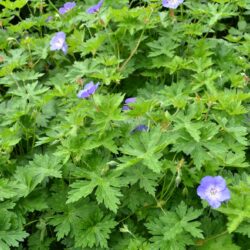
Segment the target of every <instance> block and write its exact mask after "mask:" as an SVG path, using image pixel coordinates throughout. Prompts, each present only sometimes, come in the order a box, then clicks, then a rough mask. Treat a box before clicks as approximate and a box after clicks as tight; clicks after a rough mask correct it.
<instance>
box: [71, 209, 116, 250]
mask: <svg viewBox="0 0 250 250" xmlns="http://www.w3.org/2000/svg"><path fill="white" fill-rule="evenodd" d="M116 224H117V223H116V222H115V221H114V219H113V218H111V217H110V216H103V213H102V212H100V211H98V210H97V211H93V213H92V214H91V215H90V217H89V218H87V219H85V220H83V221H81V222H79V225H78V230H77V231H78V232H79V234H78V235H77V236H76V238H75V241H76V244H75V246H76V247H82V248H85V247H90V248H93V247H96V248H98V247H101V248H105V249H108V242H107V240H108V239H109V237H110V236H109V235H110V233H111V230H112V229H113V228H114V227H115V226H116Z"/></svg>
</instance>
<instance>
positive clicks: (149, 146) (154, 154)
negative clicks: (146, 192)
mask: <svg viewBox="0 0 250 250" xmlns="http://www.w3.org/2000/svg"><path fill="white" fill-rule="evenodd" d="M170 143H171V141H170V140H167V134H164V133H162V132H161V131H160V128H159V127H157V128H153V129H152V130H151V131H149V132H141V133H139V134H138V135H136V134H134V135H132V136H131V137H130V139H129V141H128V143H127V144H125V145H123V146H122V148H121V151H122V153H123V154H124V155H125V156H126V155H127V156H129V157H122V158H120V160H121V161H122V162H124V163H122V164H120V167H119V169H123V168H127V167H130V166H132V165H134V164H136V163H138V162H142V163H143V164H144V165H145V166H147V167H148V168H149V169H151V170H152V171H153V172H155V173H160V172H161V166H162V163H161V162H160V158H161V157H162V153H161V151H163V150H164V149H165V147H166V146H167V145H168V144H170Z"/></svg>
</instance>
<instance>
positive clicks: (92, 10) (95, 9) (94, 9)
mask: <svg viewBox="0 0 250 250" xmlns="http://www.w3.org/2000/svg"><path fill="white" fill-rule="evenodd" d="M103 2H104V0H101V1H99V2H98V3H97V4H96V5H93V6H91V7H90V8H88V9H87V13H89V14H94V13H96V12H98V11H99V10H100V8H101V7H102V4H103Z"/></svg>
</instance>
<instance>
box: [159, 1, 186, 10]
mask: <svg viewBox="0 0 250 250" xmlns="http://www.w3.org/2000/svg"><path fill="white" fill-rule="evenodd" d="M183 2H184V0H162V5H163V6H164V7H166V8H169V9H176V8H177V7H178V6H179V5H180V4H182V3H183Z"/></svg>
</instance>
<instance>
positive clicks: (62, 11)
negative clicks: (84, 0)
mask: <svg viewBox="0 0 250 250" xmlns="http://www.w3.org/2000/svg"><path fill="white" fill-rule="evenodd" d="M75 6H76V3H75V2H67V3H65V4H64V5H63V7H61V8H60V9H59V13H60V14H61V15H64V14H65V13H67V12H68V11H70V10H71V9H73V8H74V7H75Z"/></svg>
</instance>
